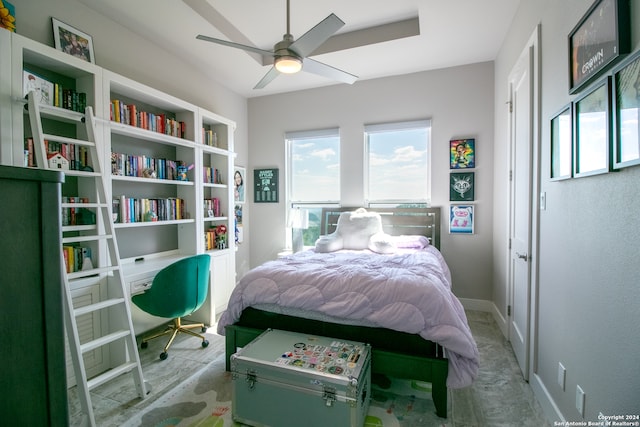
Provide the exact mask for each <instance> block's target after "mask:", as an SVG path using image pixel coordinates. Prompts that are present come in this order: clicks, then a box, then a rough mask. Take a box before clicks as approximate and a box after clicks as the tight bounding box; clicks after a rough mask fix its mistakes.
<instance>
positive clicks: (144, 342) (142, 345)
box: [140, 341, 149, 348]
mask: <svg viewBox="0 0 640 427" xmlns="http://www.w3.org/2000/svg"><path fill="white" fill-rule="evenodd" d="M147 347H149V343H148V342H146V341H142V342H141V343H140V348H147Z"/></svg>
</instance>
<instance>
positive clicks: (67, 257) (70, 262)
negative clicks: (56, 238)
mask: <svg viewBox="0 0 640 427" xmlns="http://www.w3.org/2000/svg"><path fill="white" fill-rule="evenodd" d="M62 254H63V255H64V263H65V267H66V269H67V273H73V272H76V271H82V270H83V269H86V268H91V266H92V265H93V262H92V261H91V248H89V247H85V246H67V245H65V246H63V247H62ZM87 260H88V261H87Z"/></svg>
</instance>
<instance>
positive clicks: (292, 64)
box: [274, 55, 302, 74]
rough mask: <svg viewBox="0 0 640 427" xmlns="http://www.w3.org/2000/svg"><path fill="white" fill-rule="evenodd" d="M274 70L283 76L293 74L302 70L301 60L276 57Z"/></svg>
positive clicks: (289, 56) (288, 56)
mask: <svg viewBox="0 0 640 427" xmlns="http://www.w3.org/2000/svg"><path fill="white" fill-rule="evenodd" d="M274 66H275V67H276V70H278V71H280V72H281V73H284V74H295V73H297V72H299V71H300V70H302V60H301V59H300V58H298V57H296V56H292V55H283V56H278V57H277V58H276V59H275V61H274Z"/></svg>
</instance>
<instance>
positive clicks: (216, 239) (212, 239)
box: [204, 228, 227, 251]
mask: <svg viewBox="0 0 640 427" xmlns="http://www.w3.org/2000/svg"><path fill="white" fill-rule="evenodd" d="M226 234H227V233H224V235H218V234H217V233H216V229H215V228H209V229H208V230H205V232H204V247H205V250H207V251H210V250H212V249H224V248H223V247H221V246H220V245H219V244H220V242H224V243H225V245H226V240H227V238H226Z"/></svg>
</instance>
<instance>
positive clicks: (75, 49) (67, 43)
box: [51, 18, 96, 64]
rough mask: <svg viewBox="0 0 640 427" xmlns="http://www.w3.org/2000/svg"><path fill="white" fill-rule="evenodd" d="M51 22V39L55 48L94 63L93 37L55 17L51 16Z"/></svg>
mask: <svg viewBox="0 0 640 427" xmlns="http://www.w3.org/2000/svg"><path fill="white" fill-rule="evenodd" d="M51 22H52V23H53V41H54V43H55V46H56V49H58V50H60V51H62V52H64V53H68V54H69V55H71V56H75V57H76V58H80V59H82V60H83V61H87V62H91V63H92V64H95V63H96V58H95V55H94V53H93V38H92V37H91V36H90V35H89V34H87V33H83V32H82V31H80V30H78V29H77V28H73V27H72V26H71V25H68V24H65V23H64V22H62V21H59V20H57V19H56V18H51Z"/></svg>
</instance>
